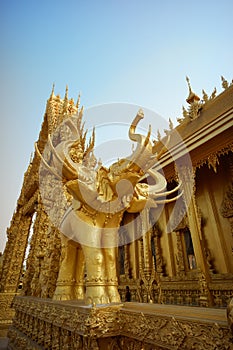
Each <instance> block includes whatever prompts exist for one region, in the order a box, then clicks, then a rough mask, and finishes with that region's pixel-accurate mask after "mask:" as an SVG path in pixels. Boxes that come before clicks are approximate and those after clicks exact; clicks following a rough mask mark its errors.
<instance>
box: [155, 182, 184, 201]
mask: <svg viewBox="0 0 233 350" xmlns="http://www.w3.org/2000/svg"><path fill="white" fill-rule="evenodd" d="M181 185H182V182H180V183H179V185H178V186H176V187H175V188H173V189H172V190H170V191H166V192H160V193H153V198H156V197H157V198H158V197H166V196H169V195H170V194H172V193H174V192H177V191H178V190H179V189H180V187H181Z"/></svg>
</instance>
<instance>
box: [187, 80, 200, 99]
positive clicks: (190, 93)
mask: <svg viewBox="0 0 233 350" xmlns="http://www.w3.org/2000/svg"><path fill="white" fill-rule="evenodd" d="M186 81H187V83H188V87H189V95H188V98H187V99H186V101H187V102H188V103H189V104H190V105H191V104H193V103H194V102H197V101H199V100H200V97H198V96H197V95H196V94H195V93H194V92H193V91H192V88H191V85H190V80H189V77H187V76H186Z"/></svg>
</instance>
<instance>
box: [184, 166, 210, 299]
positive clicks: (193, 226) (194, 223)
mask: <svg viewBox="0 0 233 350" xmlns="http://www.w3.org/2000/svg"><path fill="white" fill-rule="evenodd" d="M179 174H180V178H181V180H182V185H183V198H184V202H185V205H186V208H187V218H188V223H189V229H190V234H191V237H192V242H193V248H194V252H195V258H196V264H197V268H198V269H199V283H200V290H201V295H200V305H201V306H211V305H213V301H212V296H211V294H210V291H209V282H210V271H209V267H208V264H207V259H206V257H205V246H204V239H203V237H202V232H201V222H200V221H201V220H200V216H199V215H198V209H197V204H196V198H195V172H194V170H193V169H190V168H188V167H185V166H183V167H182V169H180V170H179Z"/></svg>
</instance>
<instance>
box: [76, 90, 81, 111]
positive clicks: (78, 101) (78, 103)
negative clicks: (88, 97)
mask: <svg viewBox="0 0 233 350" xmlns="http://www.w3.org/2000/svg"><path fill="white" fill-rule="evenodd" d="M80 99H81V94H80V93H79V94H78V100H77V103H76V107H77V109H79V106H80Z"/></svg>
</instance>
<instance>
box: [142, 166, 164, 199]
mask: <svg viewBox="0 0 233 350" xmlns="http://www.w3.org/2000/svg"><path fill="white" fill-rule="evenodd" d="M147 173H148V174H149V175H150V176H151V177H152V178H153V179H154V180H155V185H149V193H150V194H151V195H152V196H153V195H156V194H157V193H158V192H161V191H164V190H165V188H167V181H166V179H165V177H164V176H163V175H162V174H160V173H159V172H158V171H156V170H154V169H149V170H147Z"/></svg>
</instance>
